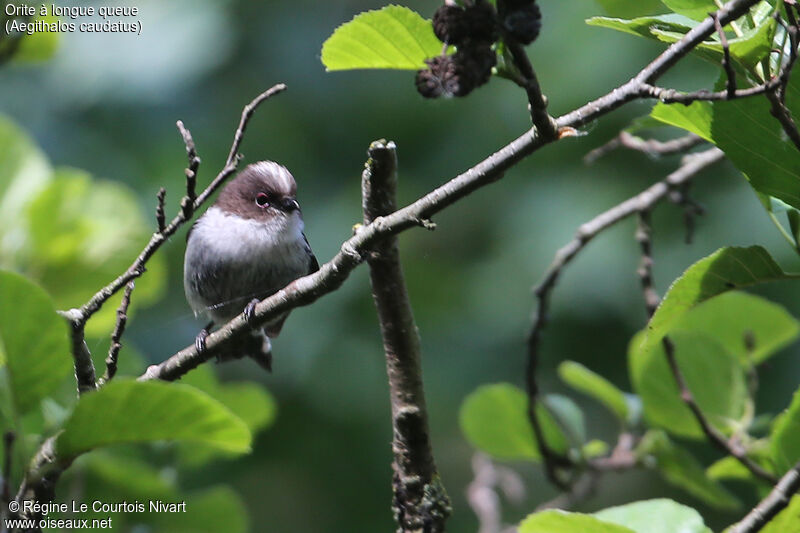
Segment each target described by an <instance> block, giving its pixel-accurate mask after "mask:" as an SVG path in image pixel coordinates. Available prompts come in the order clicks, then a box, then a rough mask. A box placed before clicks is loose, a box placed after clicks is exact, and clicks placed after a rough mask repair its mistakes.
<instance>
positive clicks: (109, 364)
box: [100, 189, 163, 386]
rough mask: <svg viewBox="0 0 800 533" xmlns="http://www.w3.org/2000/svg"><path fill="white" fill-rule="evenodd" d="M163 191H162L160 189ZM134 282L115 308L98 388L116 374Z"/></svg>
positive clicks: (126, 287)
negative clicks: (113, 324) (103, 369)
mask: <svg viewBox="0 0 800 533" xmlns="http://www.w3.org/2000/svg"><path fill="white" fill-rule="evenodd" d="M162 190H163V189H162ZM135 283H136V282H134V281H129V282H128V285H126V286H125V292H124V293H123V294H122V301H121V302H120V304H119V308H117V324H116V326H115V327H114V331H113V333H111V346H109V348H108V356H107V357H106V371H105V374H103V377H102V378H101V379H100V386H102V385H105V384H106V383H108V382H109V381H111V380H112V379H114V376H115V375H116V373H117V357H119V351H120V349H121V348H122V335H124V334H125V324H127V322H128V306H129V305H130V304H131V294H132V293H133V289H134V288H135Z"/></svg>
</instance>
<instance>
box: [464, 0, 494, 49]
mask: <svg viewBox="0 0 800 533" xmlns="http://www.w3.org/2000/svg"><path fill="white" fill-rule="evenodd" d="M464 13H465V15H466V20H467V27H468V28H469V33H468V39H469V40H470V41H471V42H482V43H489V44H491V43H493V42H495V41H496V40H497V37H498V32H497V24H495V18H494V8H493V7H492V6H491V5H490V4H485V3H478V4H474V5H472V6H469V7H467V8H466V10H464ZM456 44H459V43H456Z"/></svg>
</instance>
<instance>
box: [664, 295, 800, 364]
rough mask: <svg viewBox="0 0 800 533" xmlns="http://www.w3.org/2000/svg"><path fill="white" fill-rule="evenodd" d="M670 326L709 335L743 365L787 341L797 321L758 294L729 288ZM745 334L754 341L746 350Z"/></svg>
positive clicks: (797, 326)
mask: <svg viewBox="0 0 800 533" xmlns="http://www.w3.org/2000/svg"><path fill="white" fill-rule="evenodd" d="M672 330H673V331H675V330H683V331H695V332H698V333H703V334H705V335H707V336H709V337H712V338H713V339H714V340H715V341H717V342H718V343H720V344H721V345H722V347H723V348H725V349H726V350H727V351H728V352H730V353H732V354H735V355H737V356H738V357H739V360H740V361H741V362H742V363H743V364H745V365H746V366H747V365H750V364H756V365H757V364H760V363H763V362H764V361H766V360H767V359H768V358H769V357H770V356H772V355H773V354H775V353H776V352H777V351H778V350H780V349H781V348H783V347H784V346H786V345H787V344H789V343H790V342H791V341H792V340H794V339H795V338H796V337H797V334H798V332H800V323H798V322H797V320H796V319H795V318H794V317H792V315H790V314H789V313H788V312H787V311H786V310H785V309H784V308H783V307H781V306H780V305H778V304H774V303H772V302H770V301H768V300H766V299H764V298H761V297H760V296H755V295H752V294H748V293H745V292H740V291H731V292H727V293H722V294H720V295H719V296H715V297H714V298H711V299H710V300H706V301H705V302H702V303H701V304H700V305H698V306H697V307H695V308H693V309H691V310H690V311H688V312H687V313H686V314H684V315H683V316H682V317H680V318H679V319H678V320H677V321H676V322H675V324H674V325H673V327H672ZM745 336H748V337H751V338H752V340H753V342H754V347H753V351H752V352H748V351H747V349H746V344H745Z"/></svg>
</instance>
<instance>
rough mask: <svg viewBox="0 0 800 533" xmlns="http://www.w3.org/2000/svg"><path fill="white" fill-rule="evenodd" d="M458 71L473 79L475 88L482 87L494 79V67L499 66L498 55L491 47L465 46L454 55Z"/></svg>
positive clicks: (483, 45) (482, 45)
mask: <svg viewBox="0 0 800 533" xmlns="http://www.w3.org/2000/svg"><path fill="white" fill-rule="evenodd" d="M453 61H454V62H455V63H456V65H457V68H456V70H460V71H461V72H463V75H464V76H469V77H470V78H471V82H472V83H471V85H472V86H473V87H480V86H481V85H483V84H484V83H486V82H487V81H489V79H490V78H491V77H492V67H493V66H495V64H497V54H495V52H494V50H492V48H491V46H490V45H487V44H478V45H471V46H464V47H461V48H459V49H458V51H457V52H456V53H455V54H454V55H453Z"/></svg>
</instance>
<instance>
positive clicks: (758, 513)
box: [730, 463, 800, 533]
mask: <svg viewBox="0 0 800 533" xmlns="http://www.w3.org/2000/svg"><path fill="white" fill-rule="evenodd" d="M798 490H800V463H797V464H796V465H794V467H793V468H792V469H791V470H789V471H788V472H786V474H784V476H783V477H782V478H781V479H780V481H778V483H777V485H775V487H774V488H773V489H772V491H771V492H770V493H769V495H767V497H766V498H764V499H763V500H761V503H759V504H758V505H757V506H756V507H754V508H753V510H751V511H750V512H749V513H747V516H745V517H744V518H743V519H742V520H741V522H739V523H738V524H735V525H734V526H733V527H731V529H730V533H755V532H756V531H760V530H761V528H763V527H764V526H765V525H767V523H768V522H769V521H770V520H772V519H773V518H775V515H777V514H778V513H779V512H781V510H783V509H784V508H785V507H786V506H787V505H789V502H790V501H791V500H792V496H794V494H795V493H796V492H797V491H798Z"/></svg>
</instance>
